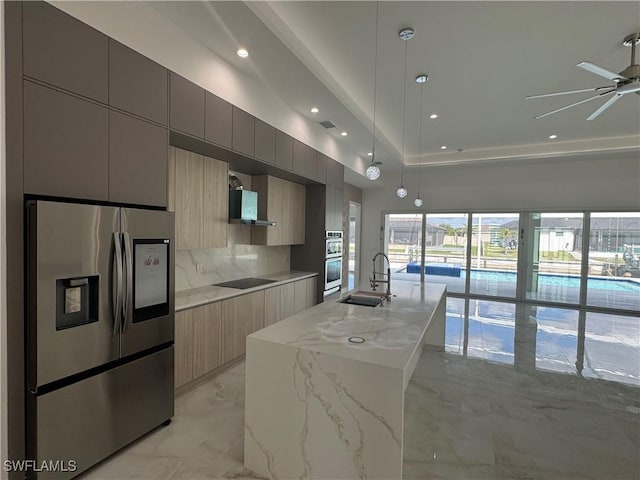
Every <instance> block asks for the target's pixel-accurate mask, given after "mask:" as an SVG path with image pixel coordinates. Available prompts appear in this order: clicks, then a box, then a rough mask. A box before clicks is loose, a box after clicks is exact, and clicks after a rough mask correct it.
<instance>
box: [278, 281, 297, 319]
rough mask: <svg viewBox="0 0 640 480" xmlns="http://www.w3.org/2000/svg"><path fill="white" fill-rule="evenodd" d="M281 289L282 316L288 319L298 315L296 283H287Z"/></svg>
mask: <svg viewBox="0 0 640 480" xmlns="http://www.w3.org/2000/svg"><path fill="white" fill-rule="evenodd" d="M280 288H282V290H281V295H280V314H281V315H282V318H288V317H290V316H291V315H295V313H296V308H295V296H296V291H295V282H291V283H285V284H284V285H282V286H281V287H280Z"/></svg>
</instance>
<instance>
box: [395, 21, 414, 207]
mask: <svg viewBox="0 0 640 480" xmlns="http://www.w3.org/2000/svg"><path fill="white" fill-rule="evenodd" d="M414 34H415V32H414V30H413V28H403V29H402V30H400V32H399V33H398V35H399V36H400V38H401V39H402V40H404V41H405V42H404V75H403V77H402V82H403V85H404V86H403V94H402V158H401V161H402V170H401V171H400V186H399V187H398V189H397V190H396V195H397V196H398V197H399V198H404V197H406V196H407V194H408V193H409V192H407V189H406V188H404V182H403V180H404V141H405V137H406V130H405V128H404V126H405V125H404V121H405V117H406V113H407V50H408V48H409V40H411V39H412V38H413V36H414Z"/></svg>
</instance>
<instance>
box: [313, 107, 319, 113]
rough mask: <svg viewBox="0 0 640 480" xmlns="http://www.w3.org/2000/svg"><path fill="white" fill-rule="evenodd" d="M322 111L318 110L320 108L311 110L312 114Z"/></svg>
mask: <svg viewBox="0 0 640 480" xmlns="http://www.w3.org/2000/svg"><path fill="white" fill-rule="evenodd" d="M319 111H320V110H318V107H312V108H311V113H318V112H319Z"/></svg>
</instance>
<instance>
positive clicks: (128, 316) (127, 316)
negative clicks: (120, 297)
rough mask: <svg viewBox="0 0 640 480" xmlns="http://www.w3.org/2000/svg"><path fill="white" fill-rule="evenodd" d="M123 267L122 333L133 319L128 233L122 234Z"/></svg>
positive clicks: (129, 239) (129, 240) (130, 254)
mask: <svg viewBox="0 0 640 480" xmlns="http://www.w3.org/2000/svg"><path fill="white" fill-rule="evenodd" d="M124 266H125V271H126V281H125V284H126V287H125V288H126V292H125V296H124V307H123V315H122V333H125V332H126V331H127V326H128V325H129V323H131V321H132V318H133V255H132V250H131V237H130V236H129V232H124Z"/></svg>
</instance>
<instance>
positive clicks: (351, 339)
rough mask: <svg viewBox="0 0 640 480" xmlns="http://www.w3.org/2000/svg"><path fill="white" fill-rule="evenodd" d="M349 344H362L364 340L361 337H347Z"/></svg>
mask: <svg viewBox="0 0 640 480" xmlns="http://www.w3.org/2000/svg"><path fill="white" fill-rule="evenodd" d="M348 340H349V343H364V338H362V337H349V339H348Z"/></svg>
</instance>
